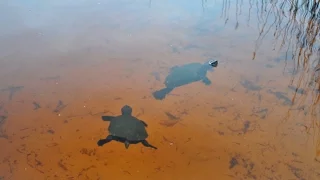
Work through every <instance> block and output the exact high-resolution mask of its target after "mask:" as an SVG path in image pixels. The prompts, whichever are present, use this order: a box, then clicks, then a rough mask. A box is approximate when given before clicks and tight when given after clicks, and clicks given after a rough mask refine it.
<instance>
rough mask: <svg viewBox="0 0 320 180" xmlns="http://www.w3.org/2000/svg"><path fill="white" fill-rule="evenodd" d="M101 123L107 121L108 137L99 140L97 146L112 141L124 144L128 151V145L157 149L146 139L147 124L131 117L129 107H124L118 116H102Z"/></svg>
mask: <svg viewBox="0 0 320 180" xmlns="http://www.w3.org/2000/svg"><path fill="white" fill-rule="evenodd" d="M101 118H102V120H103V121H109V122H110V124H109V127H108V131H109V135H108V136H107V137H106V138H105V139H100V140H99V141H98V142H97V144H98V146H103V145H104V144H106V143H108V142H110V141H112V140H114V141H118V142H122V143H124V144H125V148H126V149H128V148H129V145H130V144H137V143H142V144H143V145H144V146H146V147H150V148H153V149H157V147H155V146H153V145H151V144H149V143H148V141H147V140H146V138H147V137H148V133H147V131H146V127H148V124H147V123H145V122H144V121H142V120H140V119H138V118H136V117H134V116H132V108H131V107H130V106H129V105H124V106H123V107H122V108H121V115H119V116H102V117H101Z"/></svg>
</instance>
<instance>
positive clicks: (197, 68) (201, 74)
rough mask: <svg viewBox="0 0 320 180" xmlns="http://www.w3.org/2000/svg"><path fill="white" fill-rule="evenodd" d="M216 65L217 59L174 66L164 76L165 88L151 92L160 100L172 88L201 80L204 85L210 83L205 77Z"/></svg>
mask: <svg viewBox="0 0 320 180" xmlns="http://www.w3.org/2000/svg"><path fill="white" fill-rule="evenodd" d="M217 66H218V61H216V60H210V61H206V62H205V63H203V64H201V63H189V64H185V65H182V66H174V67H172V68H171V69H170V73H169V75H168V76H167V77H166V79H165V82H164V84H165V85H166V88H163V89H160V90H158V91H155V92H153V93H152V95H153V97H154V98H155V99H157V100H162V99H164V98H165V97H166V95H167V94H169V93H170V92H171V91H172V90H173V89H174V88H176V87H179V86H183V85H187V84H190V83H193V82H196V81H200V80H201V81H202V82H203V83H204V84H206V85H210V84H211V81H210V80H209V79H208V77H207V71H212V70H213V67H217Z"/></svg>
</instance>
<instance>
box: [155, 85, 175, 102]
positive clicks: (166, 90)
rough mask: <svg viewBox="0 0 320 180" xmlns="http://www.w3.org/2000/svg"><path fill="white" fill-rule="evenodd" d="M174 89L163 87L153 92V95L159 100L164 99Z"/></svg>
mask: <svg viewBox="0 0 320 180" xmlns="http://www.w3.org/2000/svg"><path fill="white" fill-rule="evenodd" d="M172 90H173V88H168V87H167V88H163V89H160V90H158V91H155V92H153V93H152V95H153V97H154V98H155V99H157V100H162V99H164V98H165V97H166V95H167V94H169V93H170V92H171V91H172Z"/></svg>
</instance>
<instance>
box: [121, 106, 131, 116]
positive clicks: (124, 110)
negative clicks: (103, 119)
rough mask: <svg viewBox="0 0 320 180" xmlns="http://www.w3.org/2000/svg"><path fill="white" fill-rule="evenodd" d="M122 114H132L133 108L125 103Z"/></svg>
mask: <svg viewBox="0 0 320 180" xmlns="http://www.w3.org/2000/svg"><path fill="white" fill-rule="evenodd" d="M121 114H122V115H131V114H132V108H131V107H130V106H128V105H124V106H123V107H122V108H121Z"/></svg>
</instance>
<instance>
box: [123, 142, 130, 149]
mask: <svg viewBox="0 0 320 180" xmlns="http://www.w3.org/2000/svg"><path fill="white" fill-rule="evenodd" d="M124 146H125V147H126V149H128V148H129V146H130V143H129V141H125V142H124Z"/></svg>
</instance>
